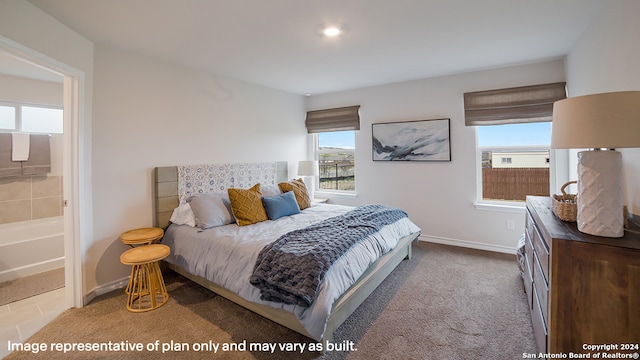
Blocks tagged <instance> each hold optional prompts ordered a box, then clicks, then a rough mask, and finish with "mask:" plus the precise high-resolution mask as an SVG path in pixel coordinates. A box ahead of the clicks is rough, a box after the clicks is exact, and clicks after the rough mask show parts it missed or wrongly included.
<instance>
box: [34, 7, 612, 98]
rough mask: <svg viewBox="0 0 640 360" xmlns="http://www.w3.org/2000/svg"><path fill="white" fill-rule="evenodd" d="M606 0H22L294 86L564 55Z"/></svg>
mask: <svg viewBox="0 0 640 360" xmlns="http://www.w3.org/2000/svg"><path fill="white" fill-rule="evenodd" d="M606 1H608V0H313V1H312V0H180V1H176V0H109V1H105V0H30V2H31V3H33V4H34V5H35V6H37V7H39V8H41V9H42V10H43V11H45V12H47V13H49V14H50V15H51V16H53V17H54V18H57V19H58V20H59V21H61V22H62V23H64V24H66V25H67V26H68V27H70V28H71V29H73V30H74V31H76V32H77V33H79V34H80V35H82V36H84V37H86V38H87V39H89V40H91V41H93V42H94V43H95V44H97V45H101V44H104V45H109V46H115V47H119V48H123V49H126V50H130V51H134V52H138V53H142V54H146V55H149V56H153V57H157V58H160V59H163V60H164V61H168V62H172V63H177V64H182V65H185V66H188V67H193V68H197V69H201V70H204V71H207V72H210V73H214V74H219V75H225V76H229V77H233V78H236V79H240V80H245V81H248V82H252V83H257V84H261V85H265V86H268V87H272V88H276V89H281V90H284V91H288V92H292V93H296V94H305V93H310V94H320V93H327V92H334V91H340V90H348V89H354V88H360V87H366V86H371V85H379V84H385V83H392V82H399V81H406V80H414V79H421V78H429V77H434V76H441V75H449V74H454V73H461V72H467V71H475V70H482V69H488V68H495V67H501V66H508V65H514V64H522V63H528V62H535V61H542V60H548V59H556V58H561V57H563V56H564V55H566V54H567V53H568V52H569V50H570V49H571V46H572V45H573V44H575V42H576V41H577V40H578V39H579V38H580V36H581V34H582V33H583V31H584V30H585V29H586V28H587V26H588V25H589V23H590V21H591V19H592V18H593V16H594V14H595V13H596V12H597V11H598V10H599V9H600V7H601V6H602V4H603V3H604V2H606ZM326 24H337V25H340V26H343V27H344V28H345V33H344V34H343V35H342V36H340V37H339V38H337V39H336V38H325V37H323V36H321V35H320V34H319V32H318V30H319V28H320V27H322V26H323V25H326Z"/></svg>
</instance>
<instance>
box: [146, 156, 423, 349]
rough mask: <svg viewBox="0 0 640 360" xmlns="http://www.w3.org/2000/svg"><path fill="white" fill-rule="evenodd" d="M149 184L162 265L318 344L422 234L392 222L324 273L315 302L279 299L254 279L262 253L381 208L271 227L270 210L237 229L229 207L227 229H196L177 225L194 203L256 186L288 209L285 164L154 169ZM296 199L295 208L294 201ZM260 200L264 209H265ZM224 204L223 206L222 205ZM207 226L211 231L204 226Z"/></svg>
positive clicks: (288, 218) (314, 212)
mask: <svg viewBox="0 0 640 360" xmlns="http://www.w3.org/2000/svg"><path fill="white" fill-rule="evenodd" d="M153 178H154V180H153V188H154V194H155V196H154V226H157V227H161V228H164V229H165V237H164V238H163V240H162V242H163V243H164V244H166V245H168V246H169V247H170V248H171V255H170V256H169V257H168V258H167V259H165V262H166V265H167V266H168V268H169V269H171V270H173V271H175V272H177V273H179V274H181V275H182V276H185V277H186V278H188V279H190V280H192V281H194V282H196V283H198V284H200V285H201V286H204V287H206V288H208V289H210V290H211V291H213V292H215V293H217V294H219V295H221V296H223V297H225V298H227V299H229V300H231V301H233V302H235V303H237V304H239V305H241V306H243V307H245V308H247V309H249V310H251V311H254V312H256V313H258V314H260V315H262V316H264V317H266V318H268V319H270V320H272V321H275V322H277V323H279V324H281V325H283V326H285V327H287V328H289V329H291V330H293V331H296V332H298V333H300V334H302V335H304V336H306V337H308V338H310V339H313V340H316V341H318V342H326V341H331V340H332V334H333V332H334V330H335V329H336V328H337V327H338V326H339V325H340V324H342V323H343V322H344V321H345V320H346V319H347V318H348V317H349V315H351V313H353V311H355V310H356V309H357V308H358V306H359V305H360V304H361V303H362V302H363V301H364V300H365V299H366V298H367V297H368V296H369V295H370V294H371V293H372V292H373V291H374V290H375V289H376V287H377V286H378V285H379V284H380V283H381V282H382V281H383V280H384V279H385V278H386V277H387V276H388V275H389V274H390V273H391V272H392V271H393V270H394V269H395V267H396V266H397V265H398V264H400V263H401V262H402V261H403V259H410V258H411V244H412V242H413V241H416V240H417V238H418V236H419V234H420V229H419V228H418V227H417V226H416V225H415V224H414V223H413V222H411V220H409V219H408V217H398V218H393V217H390V218H389V219H387V220H385V221H387V222H385V223H383V224H382V225H380V224H378V226H377V229H375V231H374V230H369V232H368V233H367V234H368V235H367V236H366V237H365V238H364V240H362V241H358V242H357V243H355V245H353V246H352V247H349V250H348V251H347V252H346V253H345V254H344V255H340V256H338V257H337V258H336V260H335V262H334V263H333V265H332V266H331V267H330V268H328V269H327V270H326V272H325V273H323V278H322V279H323V280H322V282H320V283H319V285H318V286H317V292H316V293H315V294H314V295H313V297H311V298H307V297H302V299H303V301H301V300H300V299H301V298H300V297H295V300H290V298H289V297H284V298H283V299H284V300H282V299H279V298H273V297H271V296H267V294H269V293H268V292H267V290H265V289H264V288H259V285H258V284H259V280H260V279H258V280H256V273H257V269H258V266H256V260H257V259H263V258H264V257H265V256H264V255H263V254H264V253H265V250H266V249H267V248H269V247H274V244H276V243H278V242H279V241H280V239H282V238H283V237H287V236H290V235H291V234H294V233H296V232H298V231H301V230H299V229H305V230H307V229H306V228H309V227H312V226H311V225H313V226H319V224H326V226H333V224H332V223H331V222H332V221H336V220H337V219H339V218H341V217H348V216H349V215H351V214H354V213H356V212H357V211H365V210H369V209H364V208H373V207H381V206H380V205H367V206H362V207H357V208H352V207H347V206H341V205H333V204H316V203H313V204H308V206H306V207H305V208H304V209H302V210H299V212H298V213H293V214H290V215H287V214H286V213H285V215H284V216H282V215H281V216H280V217H274V219H273V220H272V219H271V215H272V213H273V212H274V211H273V210H271V212H269V219H267V220H266V221H257V222H255V223H251V224H246V225H245V224H243V226H240V225H239V224H241V221H243V219H242V215H240V216H239V217H238V218H237V219H233V215H237V212H235V211H236V210H237V209H236V208H234V209H233V210H232V211H230V212H231V214H232V215H231V216H232V219H231V223H229V222H228V220H229V219H226V220H221V221H222V222H221V223H220V222H219V219H217V218H216V219H214V220H213V222H210V223H207V224H205V225H203V226H200V225H202V222H203V221H202V216H200V217H198V216H196V217H197V218H198V219H199V223H198V224H197V225H195V226H194V224H193V223H190V222H188V221H185V220H184V219H182V218H180V219H179V220H177V221H176V219H178V217H180V216H179V215H177V214H179V213H180V209H183V210H184V209H185V208H191V209H192V210H195V211H193V212H195V213H196V214H199V213H201V212H202V208H201V206H202V205H201V204H202V202H200V203H198V202H197V200H199V199H201V198H207V199H210V198H211V197H215V196H217V195H215V194H218V195H220V194H222V193H225V192H226V191H229V189H232V190H231V191H229V195H232V196H235V193H232V192H233V191H236V189H254V188H255V187H256V185H255V184H259V185H258V186H261V188H260V189H261V193H262V195H263V196H264V197H265V198H266V199H269V200H271V199H278V201H281V199H283V198H287V200H286V201H288V202H289V204H290V203H291V200H290V198H293V196H294V195H293V193H294V192H293V191H291V192H286V191H285V192H283V191H282V190H280V189H281V188H280V187H279V186H278V185H279V184H280V185H282V184H283V183H285V184H284V185H287V184H289V183H291V182H292V181H291V180H290V179H288V175H287V163H286V162H265V163H243V164H211V165H197V166H171V167H159V168H155V169H154V176H153ZM296 184H297V183H294V185H296ZM241 191H244V190H241ZM285 193H286V194H285ZM205 194H206V195H205ZM295 194H296V196H297V195H298V192H297V191H296V192H295ZM285 195H288V196H285ZM295 200H296V203H297V204H300V202H299V199H298V198H297V197H296V198H295ZM199 201H201V200H199ZM227 201H228V200H227ZM264 201H265V202H264V204H265V205H266V209H267V210H269V209H270V204H269V203H267V202H266V200H264ZM223 203H224V204H225V205H227V206H228V203H227V202H223ZM187 204H188V205H187ZM207 204H209V203H207ZM199 206H200V207H199ZM299 208H303V207H302V206H299ZM382 208H384V207H382ZM385 210H386V209H385ZM396 210H397V209H396ZM171 219H173V220H174V222H172V221H170V220H171ZM234 220H235V221H234ZM196 222H198V221H196ZM376 222H378V221H376ZM205 223H206V221H205ZM211 224H214V226H209V225H211ZM205 227H206V229H204V228H205Z"/></svg>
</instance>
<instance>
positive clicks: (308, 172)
mask: <svg viewBox="0 0 640 360" xmlns="http://www.w3.org/2000/svg"><path fill="white" fill-rule="evenodd" d="M298 175H299V176H318V162H317V161H313V160H305V161H299V162H298Z"/></svg>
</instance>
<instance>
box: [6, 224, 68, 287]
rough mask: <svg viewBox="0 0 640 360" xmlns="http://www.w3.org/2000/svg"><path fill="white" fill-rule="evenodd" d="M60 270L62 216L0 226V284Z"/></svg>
mask: <svg viewBox="0 0 640 360" xmlns="http://www.w3.org/2000/svg"><path fill="white" fill-rule="evenodd" d="M61 267H64V218H63V217H62V216H58V217H53V218H46V219H38V220H30V221H21V222H17V223H9V224H0V282H5V281H10V280H14V279H18V278H21V277H25V276H29V275H33V274H37V273H40V272H43V271H47V270H53V269H57V268H61Z"/></svg>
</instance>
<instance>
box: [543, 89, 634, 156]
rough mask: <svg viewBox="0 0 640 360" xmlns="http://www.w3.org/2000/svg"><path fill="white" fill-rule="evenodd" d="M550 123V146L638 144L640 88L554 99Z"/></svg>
mask: <svg viewBox="0 0 640 360" xmlns="http://www.w3.org/2000/svg"><path fill="white" fill-rule="evenodd" d="M551 126H552V128H551V148H552V149H581V148H626V147H640V91H620V92H611V93H602V94H594V95H585V96H577V97H572V98H567V99H564V100H560V101H556V102H555V103H554V104H553V122H552V125H551Z"/></svg>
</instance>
